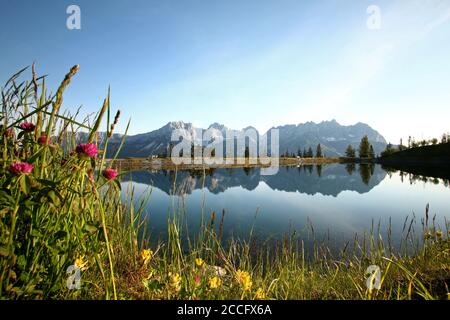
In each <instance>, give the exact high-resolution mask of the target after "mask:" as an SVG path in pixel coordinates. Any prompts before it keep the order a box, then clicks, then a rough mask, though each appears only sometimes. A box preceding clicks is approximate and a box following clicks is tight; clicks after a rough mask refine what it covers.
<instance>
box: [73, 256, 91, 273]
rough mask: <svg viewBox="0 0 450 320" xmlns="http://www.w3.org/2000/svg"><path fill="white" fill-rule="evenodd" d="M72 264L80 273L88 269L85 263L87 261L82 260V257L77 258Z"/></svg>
mask: <svg viewBox="0 0 450 320" xmlns="http://www.w3.org/2000/svg"><path fill="white" fill-rule="evenodd" d="M74 264H75V267H77V268H78V269H80V270H81V271H84V270H86V269H87V268H88V263H87V261H85V260H84V257H79V258H77V259H75V263H74Z"/></svg>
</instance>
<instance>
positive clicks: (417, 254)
mask: <svg viewBox="0 0 450 320" xmlns="http://www.w3.org/2000/svg"><path fill="white" fill-rule="evenodd" d="M77 71H78V66H75V67H73V68H72V69H71V70H70V72H69V73H68V74H67V75H66V76H65V78H64V80H63V81H62V83H61V85H60V87H59V88H58V89H57V91H56V94H54V95H53V94H49V93H48V91H47V89H46V87H45V78H39V77H38V76H37V75H36V74H35V72H34V70H33V72H32V73H31V80H30V81H28V82H27V81H25V82H21V81H20V76H22V75H23V72H25V71H22V72H20V73H18V74H16V75H14V76H13V77H12V78H11V79H10V80H9V81H8V82H7V83H6V84H5V86H4V88H3V89H2V93H3V94H2V102H1V103H2V111H1V118H0V121H1V128H0V139H1V145H2V163H1V169H0V170H1V171H0V172H1V173H0V231H1V233H0V272H1V273H0V298H1V299H49V298H51V299H414V298H420V299H434V298H441V299H445V298H447V293H448V292H449V288H448V285H449V279H450V240H449V233H448V232H449V231H448V224H447V226H446V229H444V230H438V229H436V226H435V225H434V223H433V221H434V220H433V219H428V213H426V216H427V218H426V219H424V221H423V224H422V226H423V230H422V231H423V237H424V238H423V240H424V241H423V242H422V241H421V240H422V235H419V234H417V233H416V232H415V231H414V228H413V227H412V223H411V221H410V222H409V223H405V228H404V229H405V232H404V246H403V249H402V250H400V251H398V252H394V251H393V250H391V246H390V244H389V240H388V239H387V240H383V239H381V237H380V235H379V233H378V232H375V231H374V230H372V231H371V232H369V233H368V234H366V235H364V236H362V237H355V240H354V241H353V242H352V243H348V244H347V245H346V246H345V247H344V248H342V250H341V252H340V254H339V255H337V256H332V255H331V253H330V251H329V250H328V249H327V246H326V245H321V244H319V243H318V244H317V246H316V247H315V249H314V250H312V251H311V252H305V250H306V249H305V247H304V246H303V243H302V241H301V240H300V239H298V238H297V237H296V236H294V235H289V236H286V237H285V240H284V241H282V243H279V244H276V245H270V246H269V245H267V246H265V245H260V244H256V243H255V242H254V241H253V239H252V236H251V235H250V236H249V240H247V241H238V240H231V241H230V242H229V243H227V244H226V245H223V244H222V243H221V226H222V223H221V221H223V220H222V219H223V217H216V215H215V214H211V216H210V215H205V219H204V222H203V224H202V231H201V232H200V233H199V234H198V235H197V236H196V238H195V239H189V241H188V243H182V240H181V239H182V238H183V234H184V230H183V223H182V220H181V219H180V216H179V214H178V213H177V212H171V213H170V214H169V216H168V220H169V223H168V225H169V227H168V237H167V239H165V240H164V241H162V242H160V243H159V245H157V246H154V247H150V246H149V245H148V243H149V242H148V241H147V240H148V239H147V238H146V236H145V234H142V232H143V231H144V230H145V228H143V224H142V219H141V218H142V215H143V214H144V208H145V204H146V201H147V200H148V199H133V192H132V190H131V191H130V197H129V199H128V200H125V201H123V200H122V199H121V196H120V195H121V190H120V183H119V178H120V177H118V176H117V174H119V175H120V169H119V168H118V164H117V162H116V160H115V159H114V158H113V159H110V160H108V161H105V160H103V159H105V157H104V155H105V154H106V151H107V148H108V139H109V137H110V136H111V135H112V134H113V131H114V127H115V125H116V124H117V121H118V120H119V115H120V114H119V113H116V116H115V117H114V118H112V117H111V107H110V99H109V93H108V94H107V95H106V98H105V100H104V103H103V106H102V107H101V109H100V111H99V112H98V113H97V114H96V115H95V116H94V117H93V118H85V119H83V120H78V118H79V116H78V114H70V113H68V112H63V111H62V108H61V107H62V101H63V93H64V91H65V90H66V88H67V86H68V85H69V83H70V82H71V80H72V78H74V77H75V76H76V73H77ZM102 124H103V126H105V127H106V128H107V131H106V135H99V134H98V131H99V128H100V127H101V125H102ZM80 130H84V131H87V132H89V134H88V135H87V139H86V140H85V141H78V137H79V135H77V132H79V131H80ZM101 139H104V140H101ZM99 146H102V149H99ZM119 150H120V149H119ZM119 150H118V151H117V152H119ZM117 154H118V153H117ZM295 160H297V159H295ZM410 223H411V224H410ZM141 231H142V232H141ZM139 235H140V236H139ZM186 248H187V249H186ZM371 265H377V266H378V267H379V270H380V278H379V280H380V281H379V283H377V280H376V277H375V276H373V277H372V278H370V277H369V278H370V279H372V280H373V281H369V282H370V283H369V285H367V278H368V275H366V274H365V273H366V271H367V268H368V267H369V266H371ZM78 271H80V272H79V273H78ZM378 285H379V286H378ZM377 288H379V289H377Z"/></svg>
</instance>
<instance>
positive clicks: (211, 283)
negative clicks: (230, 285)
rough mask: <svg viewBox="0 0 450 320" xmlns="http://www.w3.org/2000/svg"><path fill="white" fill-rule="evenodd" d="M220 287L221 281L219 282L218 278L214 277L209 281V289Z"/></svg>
mask: <svg viewBox="0 0 450 320" xmlns="http://www.w3.org/2000/svg"><path fill="white" fill-rule="evenodd" d="M221 285H222V280H220V278H219V277H217V276H215V277H213V278H211V279H209V287H210V288H211V289H217V288H219V287H220V286H221Z"/></svg>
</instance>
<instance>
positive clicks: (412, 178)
mask: <svg viewBox="0 0 450 320" xmlns="http://www.w3.org/2000/svg"><path fill="white" fill-rule="evenodd" d="M381 167H382V169H383V170H384V171H386V172H387V173H388V175H389V177H392V175H393V174H394V173H398V175H399V177H400V180H401V182H405V179H408V182H409V184H410V185H413V184H415V183H417V182H423V183H432V184H434V185H438V184H440V183H442V184H443V185H444V187H446V188H448V187H449V186H450V179H447V178H438V177H430V176H425V175H422V174H416V173H411V172H406V171H402V170H399V169H394V168H391V167H388V166H381Z"/></svg>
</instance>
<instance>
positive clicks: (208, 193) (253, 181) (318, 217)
mask: <svg viewBox="0 0 450 320" xmlns="http://www.w3.org/2000/svg"><path fill="white" fill-rule="evenodd" d="M130 186H132V187H133V188H134V196H135V197H136V198H139V197H142V196H145V195H148V194H149V192H151V194H150V197H149V201H148V204H147V205H146V212H145V217H146V218H147V219H148V220H147V222H148V232H149V233H150V234H151V236H152V239H153V241H157V240H158V239H160V240H164V237H165V236H166V235H167V219H168V216H169V214H173V213H181V216H182V217H183V219H185V220H183V221H184V225H185V226H186V227H187V230H188V232H187V234H189V235H190V236H191V237H192V236H195V234H196V232H198V230H199V229H198V228H199V225H200V223H201V221H202V216H203V217H204V219H205V220H206V219H207V220H209V219H210V216H211V213H212V212H215V213H216V216H217V218H216V224H217V225H219V222H220V219H221V215H222V211H224V213H225V218H224V224H223V241H225V242H226V240H227V239H229V238H230V237H231V236H233V237H234V238H241V239H246V238H248V236H249V234H250V231H251V230H253V233H254V236H255V237H256V238H257V239H259V240H261V241H266V240H271V239H281V238H282V237H283V235H285V234H286V233H288V232H293V231H294V230H295V231H296V233H297V234H298V237H299V238H300V239H301V240H303V241H304V242H305V244H306V245H312V242H313V238H314V239H316V240H324V239H327V240H329V243H331V244H332V245H333V246H334V247H335V248H336V249H338V248H339V247H341V246H342V245H344V243H345V242H346V241H351V240H352V239H353V238H354V236H355V234H359V235H361V234H363V233H364V232H370V230H371V228H372V226H373V225H374V226H375V228H377V227H378V224H380V229H381V230H380V231H381V234H382V235H383V237H388V229H389V230H390V231H389V234H390V235H389V236H390V238H391V242H392V243H393V245H394V247H395V246H398V245H399V244H400V240H401V238H402V233H403V234H405V233H406V231H405V230H404V229H405V227H404V226H405V219H406V218H407V217H408V221H411V218H413V216H415V217H416V223H415V224H414V226H415V229H416V230H417V234H419V233H420V232H421V230H422V229H421V219H422V218H423V217H424V216H425V208H426V206H427V204H429V205H430V220H431V219H432V217H433V216H434V215H435V214H436V220H435V223H436V225H437V226H438V228H440V229H442V230H447V229H446V228H447V226H446V221H449V220H450V187H449V181H448V180H447V179H440V178H431V177H424V176H417V175H412V174H408V173H402V172H392V171H387V170H385V169H383V168H382V167H381V166H380V165H358V164H347V165H344V164H331V165H322V166H312V165H310V166H299V167H295V166H294V167H280V170H279V172H278V174H276V175H273V176H264V175H261V174H260V169H258V168H254V169H246V168H237V169H215V170H208V171H207V172H206V173H205V175H203V172H198V171H196V172H189V171H180V172H176V173H175V172H174V171H132V172H129V173H127V174H125V175H124V176H123V177H122V193H123V195H124V196H126V195H127V194H128V192H129V190H130ZM408 226H409V224H408V225H407V227H406V229H408ZM445 232H447V231H445Z"/></svg>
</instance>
